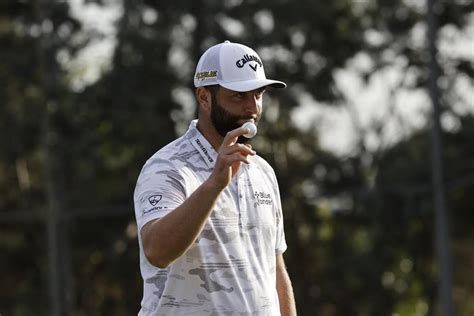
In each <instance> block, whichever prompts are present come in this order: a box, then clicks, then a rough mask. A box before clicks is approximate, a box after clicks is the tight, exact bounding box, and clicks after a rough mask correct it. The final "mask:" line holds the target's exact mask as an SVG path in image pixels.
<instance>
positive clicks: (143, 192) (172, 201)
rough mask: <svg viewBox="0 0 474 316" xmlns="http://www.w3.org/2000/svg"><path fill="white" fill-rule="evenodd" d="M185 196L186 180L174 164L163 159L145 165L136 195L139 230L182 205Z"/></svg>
mask: <svg viewBox="0 0 474 316" xmlns="http://www.w3.org/2000/svg"><path fill="white" fill-rule="evenodd" d="M185 196H186V193H185V185H184V179H183V177H182V176H181V175H180V174H179V171H178V169H177V168H176V167H175V166H174V165H173V164H171V163H170V162H169V161H167V160H161V159H155V160H154V161H151V162H148V163H147V164H145V166H144V167H143V169H142V172H141V173H140V176H139V177H138V180H137V186H136V188H135V193H134V204H135V217H136V220H137V226H138V230H139V231H140V230H141V229H142V227H143V226H144V225H145V224H146V223H148V222H149V221H151V220H154V219H157V218H161V217H163V216H165V215H166V214H168V213H169V212H171V211H172V210H174V209H175V208H176V207H178V206H179V205H181V204H182V203H183V202H184V200H185V199H186V198H185Z"/></svg>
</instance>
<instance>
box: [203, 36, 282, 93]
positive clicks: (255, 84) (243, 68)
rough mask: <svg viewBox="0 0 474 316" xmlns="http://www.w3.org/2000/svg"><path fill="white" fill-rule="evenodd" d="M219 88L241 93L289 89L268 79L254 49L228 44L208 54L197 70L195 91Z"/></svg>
mask: <svg viewBox="0 0 474 316" xmlns="http://www.w3.org/2000/svg"><path fill="white" fill-rule="evenodd" d="M216 84H218V85H221V86H222V87H224V88H227V89H230V90H234V91H239V92H245V91H251V90H255V89H258V88H261V87H265V86H272V87H275V88H285V87H286V84H285V83H284V82H281V81H277V80H270V79H267V77H266V76H265V71H264V70H263V63H262V60H261V59H260V57H259V56H258V55H257V53H256V52H255V51H254V50H253V49H251V48H250V47H247V46H245V45H242V44H237V43H231V42H229V41H225V42H224V43H221V44H217V45H215V46H212V47H211V48H209V49H208V50H207V51H205V52H204V54H203V55H202V56H201V58H200V59H199V62H198V65H197V67H196V74H195V75H194V86H195V87H196V88H197V87H204V86H210V85H216Z"/></svg>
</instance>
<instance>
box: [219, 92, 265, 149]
mask: <svg viewBox="0 0 474 316" xmlns="http://www.w3.org/2000/svg"><path fill="white" fill-rule="evenodd" d="M211 100H212V104H211V121H212V124H213V125H214V127H215V129H216V130H217V132H218V133H219V135H221V136H222V137H225V136H226V135H227V133H228V132H230V131H232V130H234V129H236V128H239V127H241V126H242V124H241V123H239V121H241V120H250V119H252V118H253V117H251V116H249V117H242V116H237V115H233V114H232V113H230V112H229V111H227V110H226V109H224V108H223V107H222V106H220V105H219V104H218V103H217V100H216V97H215V96H214V95H212V97H211ZM257 123H258V119H256V120H255V124H257ZM248 141H249V138H247V137H244V136H239V137H238V139H237V143H240V144H244V143H246V142H248Z"/></svg>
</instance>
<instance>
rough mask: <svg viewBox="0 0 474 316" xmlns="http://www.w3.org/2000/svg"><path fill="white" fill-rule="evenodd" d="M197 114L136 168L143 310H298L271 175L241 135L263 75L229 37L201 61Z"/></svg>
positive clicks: (272, 83)
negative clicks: (181, 131)
mask: <svg viewBox="0 0 474 316" xmlns="http://www.w3.org/2000/svg"><path fill="white" fill-rule="evenodd" d="M194 85H195V87H196V99H197V103H198V106H199V114H198V119H197V120H194V121H192V122H191V124H190V126H189V129H188V131H187V132H186V133H185V134H184V135H183V136H181V137H180V138H178V139H176V140H175V141H173V142H171V143H170V144H168V145H166V146H165V147H163V148H162V149H160V150H159V151H158V152H156V153H155V154H154V155H153V156H152V157H151V158H150V159H149V160H148V161H147V162H146V163H145V165H144V166H143V169H142V170H141V173H140V175H139V178H138V181H137V185H136V188H135V194H134V203H135V216H136V221H137V226H138V231H139V234H138V237H139V238H138V241H139V246H140V270H141V274H142V277H143V300H142V302H141V310H140V312H139V315H140V316H145V315H153V316H155V315H159V316H170V315H235V316H237V315H239V316H240V315H262V316H263V315H268V316H276V315H284V316H287V315H296V308H295V302H294V296H293V290H292V286H291V282H290V279H289V277H288V274H287V272H286V268H285V263H284V260H283V256H282V254H283V252H284V251H285V250H286V248H287V245H286V241H285V233H284V230H283V217H282V208H281V201H280V193H279V189H278V183H277V179H276V177H275V173H274V171H273V169H272V167H271V166H270V165H269V164H268V163H267V162H266V161H265V160H264V159H262V158H261V157H259V156H258V155H257V153H256V152H255V150H254V149H253V148H252V146H251V145H249V144H246V141H247V140H248V139H247V138H245V137H244V136H243V135H244V134H248V133H249V129H248V128H244V127H241V126H242V125H243V124H244V123H246V122H252V123H254V124H258V122H259V120H260V117H261V115H262V101H263V95H264V93H265V89H266V88H267V87H275V88H284V87H285V86H286V84H285V83H283V82H281V81H276V80H269V79H267V78H266V76H265V72H264V68H263V63H262V60H261V59H260V57H259V56H258V55H257V53H256V52H255V51H254V50H253V49H251V48H249V47H247V46H244V45H241V44H237V43H230V42H228V41H226V42H224V43H221V44H218V45H215V46H212V47H211V48H209V49H208V50H207V51H206V52H205V53H204V54H203V55H202V56H201V58H200V60H199V62H198V65H197V67H196V73H195V77H194Z"/></svg>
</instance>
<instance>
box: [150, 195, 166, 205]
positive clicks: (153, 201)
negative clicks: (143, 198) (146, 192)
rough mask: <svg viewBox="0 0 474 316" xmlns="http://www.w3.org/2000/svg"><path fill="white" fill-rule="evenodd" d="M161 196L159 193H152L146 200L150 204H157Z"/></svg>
mask: <svg viewBox="0 0 474 316" xmlns="http://www.w3.org/2000/svg"><path fill="white" fill-rule="evenodd" d="M162 198H163V196H161V195H152V196H150V197H149V198H148V202H150V204H151V205H153V206H155V205H156V204H158V202H160V201H161V199H162Z"/></svg>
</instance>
